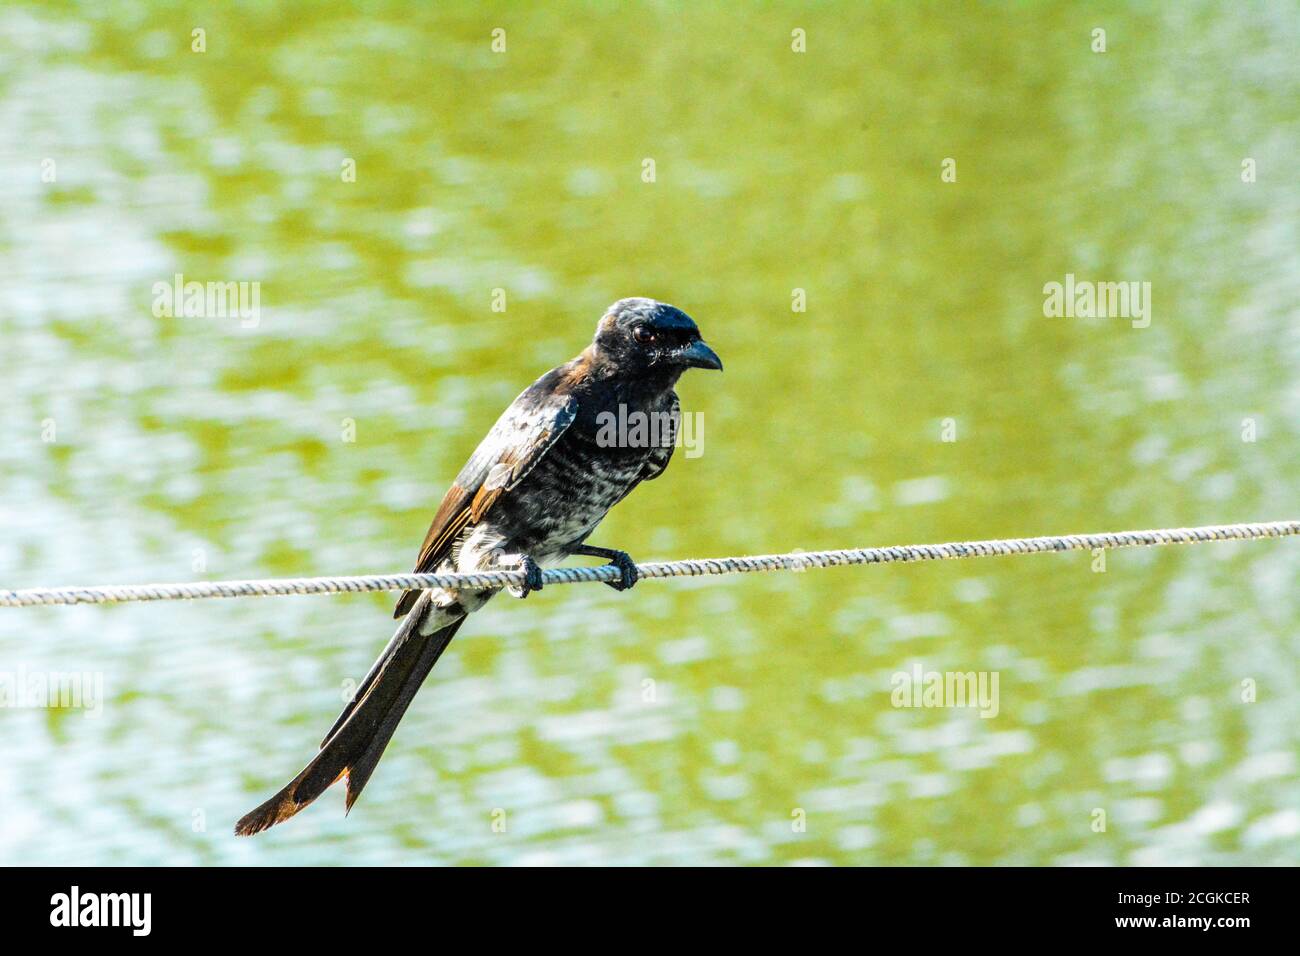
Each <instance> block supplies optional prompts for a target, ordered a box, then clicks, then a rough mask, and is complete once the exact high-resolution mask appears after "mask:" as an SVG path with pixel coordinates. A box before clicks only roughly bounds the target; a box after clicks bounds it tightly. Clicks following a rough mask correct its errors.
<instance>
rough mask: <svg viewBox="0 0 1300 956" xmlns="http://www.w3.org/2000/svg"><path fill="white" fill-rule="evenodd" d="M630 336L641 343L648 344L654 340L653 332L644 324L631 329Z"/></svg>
mask: <svg viewBox="0 0 1300 956" xmlns="http://www.w3.org/2000/svg"><path fill="white" fill-rule="evenodd" d="M632 338H634V339H636V340H637V342H638V343H640V344H641V345H649V344H650V343H651V342H653V341H654V340H655V334H654V333H653V332H651V331H650V330H649V329H648V328H646V327H645V326H644V325H638V326H637V327H636V328H635V329H633V330H632Z"/></svg>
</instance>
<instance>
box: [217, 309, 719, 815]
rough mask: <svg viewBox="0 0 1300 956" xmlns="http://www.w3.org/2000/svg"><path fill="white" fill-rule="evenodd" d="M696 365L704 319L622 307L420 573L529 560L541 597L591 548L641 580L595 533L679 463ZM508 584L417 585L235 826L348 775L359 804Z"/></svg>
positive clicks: (427, 545) (496, 436)
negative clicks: (415, 706) (688, 382)
mask: <svg viewBox="0 0 1300 956" xmlns="http://www.w3.org/2000/svg"><path fill="white" fill-rule="evenodd" d="M688 368H709V369H719V370H720V369H721V368H722V361H721V360H720V359H719V358H718V356H717V355H716V354H715V353H714V351H713V350H712V349H711V348H709V347H708V346H707V345H706V344H705V343H704V341H703V340H702V339H701V338H700V331H699V329H698V328H696V325H695V322H694V321H693V320H692V319H691V317H690V316H688V315H687V314H686V313H685V312H682V311H681V310H680V309H677V308H674V307H673V306H671V305H667V304H665V303H662V302H656V301H654V300H653V299H641V298H633V299H621V300H620V301H618V302H615V303H614V304H613V305H611V306H610V307H609V309H608V310H607V311H606V312H605V315H604V316H603V317H602V318H601V320H600V323H599V324H598V325H597V326H596V337H595V339H594V340H593V341H592V343H591V345H589V346H588V347H587V348H586V349H585V350H584V351H583V352H582V354H581V355H579V356H578V357H577V358H575V359H572V360H571V361H569V362H566V363H564V364H563V365H561V366H559V367H557V368H553V369H551V371H549V372H547V373H546V374H545V375H543V376H542V377H541V378H539V379H538V380H537V381H536V382H534V383H533V384H532V385H530V386H529V387H528V388H526V389H524V391H523V393H522V394H521V395H520V396H519V397H518V398H516V399H515V400H514V402H513V403H512V404H511V405H510V407H509V408H507V409H506V410H505V413H504V414H503V415H502V416H501V418H500V419H498V420H497V423H496V424H495V425H494V426H493V427H492V430H491V431H490V432H488V435H487V437H486V438H484V439H483V441H482V443H481V444H480V445H479V446H478V448H477V449H476V450H475V451H474V454H473V455H471V456H470V459H469V462H468V463H466V465H465V467H464V468H462V469H461V472H460V474H459V475H457V476H456V480H455V482H454V483H453V484H452V486H451V488H450V489H449V490H448V492H447V495H446V497H444V498H443V499H442V504H441V505H440V506H439V508H438V511H437V513H436V514H435V515H434V517H433V524H431V525H430V526H429V533H428V534H427V535H426V536H425V538H424V546H423V547H421V548H420V555H419V558H418V559H417V560H416V564H415V570H416V571H417V572H421V573H423V572H443V573H450V572H456V571H461V572H470V571H485V570H501V569H522V570H523V571H524V572H525V575H526V583H525V584H524V586H523V587H521V588H511V589H510V590H511V591H512V593H514V594H515V595H516V596H517V597H527V596H528V594H529V592H530V591H536V590H540V589H541V587H542V580H541V567H542V566H544V565H553V564H558V563H560V562H561V561H563V560H564V559H565V558H567V557H569V556H570V555H587V556H591V557H599V558H604V559H606V560H607V561H610V562H611V563H612V564H614V565H615V566H616V567H618V568H619V570H620V571H621V572H622V574H621V576H620V579H619V580H618V581H613V582H609V583H610V585H611V587H614V588H615V589H616V590H620V591H622V590H625V589H627V588H630V587H632V586H633V585H634V584H635V583H636V566H635V564H634V563H633V561H632V559H631V558H630V557H629V556H628V555H627V553H626V552H624V551H615V550H612V549H607V548H595V547H591V546H589V545H587V544H586V543H585V542H586V540H587V538H588V536H589V535H590V534H591V533H592V532H593V531H595V530H596V526H597V525H598V524H600V522H601V520H602V519H603V518H604V517H605V515H606V513H608V511H609V509H610V508H612V507H613V506H614V505H616V504H617V503H618V502H620V501H621V500H623V498H625V497H627V495H628V493H629V492H631V490H632V489H633V488H635V487H636V486H637V485H638V484H640V483H641V482H642V481H645V480H649V479H651V478H657V477H658V476H659V475H660V474H662V473H663V470H664V469H665V468H666V467H667V466H668V460H669V458H671V457H672V454H673V446H674V444H675V442H676V435H677V428H678V424H679V421H680V417H681V411H680V406H679V405H678V401H677V393H676V392H674V391H673V386H674V385H676V384H677V379H678V378H679V377H680V376H681V374H682V373H683V372H684V371H686V369H688ZM618 423H623V425H624V426H625V427H624V430H623V433H622V434H620V433H619V430H618ZM628 425H630V426H632V427H630V428H628V427H626V426H628ZM656 425H658V426H659V427H656ZM638 426H640V427H638ZM497 590H499V589H497V588H490V589H486V590H475V591H469V590H460V591H447V590H441V589H434V590H426V591H407V592H406V593H404V594H403V595H402V597H401V599H400V600H399V601H398V602H397V610H396V612H395V614H394V617H397V618H401V619H402V623H401V624H400V625H399V626H398V628H397V632H396V633H395V634H394V635H393V637H392V639H391V640H390V641H389V642H388V646H387V647H385V648H384V651H383V653H382V654H380V655H379V659H378V660H377V661H375V663H374V665H373V666H372V667H371V668H370V672H369V673H368V674H366V676H365V679H364V680H362V682H361V685H360V687H358V688H357V693H356V695H355V696H354V697H353V699H352V701H351V702H350V703H349V704H348V705H347V706H346V707H344V708H343V713H341V714H340V715H339V718H338V720H336V721H335V722H334V726H333V727H331V728H330V731H329V733H327V734H326V735H325V739H324V740H323V741H322V742H321V747H320V752H319V753H317V754H316V757H315V759H313V760H312V761H311V763H309V764H308V765H307V766H306V768H305V769H304V770H303V771H302V773H300V774H298V776H296V777H294V778H293V780H291V781H290V782H289V783H288V784H287V785H286V786H285V787H284V789H283V790H281V791H280V792H279V793H277V794H276V795H275V796H273V797H272V798H271V799H270V800H267V801H266V802H265V803H264V804H262V805H261V806H260V807H258V808H257V809H256V810H254V811H252V812H251V813H249V814H248V815H246V816H245V817H244V818H243V819H242V820H240V821H239V822H238V823H237V824H235V832H236V833H237V834H240V835H244V836H247V835H251V834H254V833H259V832H261V831H262V830H265V829H267V828H268V827H271V826H274V825H275V824H277V823H280V822H282V821H284V820H287V819H289V818H290V817H291V816H293V815H294V814H295V813H297V812H298V811H299V810H301V809H302V808H303V807H305V806H307V804H309V803H311V802H312V801H313V800H315V799H316V798H317V797H318V796H320V795H321V794H322V793H324V792H325V790H326V789H327V788H328V787H329V786H330V785H331V784H333V783H335V782H336V781H338V780H339V779H340V778H342V777H346V778H347V809H348V810H351V809H352V804H353V803H355V802H356V799H357V797H358V796H359V795H360V794H361V790H362V788H363V787H365V785H366V781H367V780H369V779H370V775H371V774H372V773H373V772H374V769H375V765H376V764H377V763H378V762H379V758H380V757H381V756H382V755H383V753H384V748H385V747H387V746H388V741H389V739H390V738H391V737H392V736H393V731H394V730H396V729H397V724H398V721H400V720H401V719H402V715H403V714H404V713H405V712H406V708H407V706H408V705H409V704H410V703H411V699H412V698H413V697H414V696H415V692H416V691H418V690H419V689H420V685H421V684H422V683H424V678H425V677H426V676H427V675H428V673H429V671H430V670H431V669H432V668H433V665H434V664H435V663H437V661H438V657H439V656H440V655H441V654H442V652H443V650H445V649H446V647H447V645H448V644H449V643H450V642H451V639H452V638H453V637H454V636H455V634H456V631H457V630H459V629H460V626H461V624H463V623H464V622H465V618H466V616H468V615H469V614H470V613H472V612H474V611H477V610H478V609H479V608H481V607H482V606H483V605H484V604H486V603H487V602H488V600H489V599H490V598H492V597H493V596H494V595H495V594H496V593H497Z"/></svg>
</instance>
